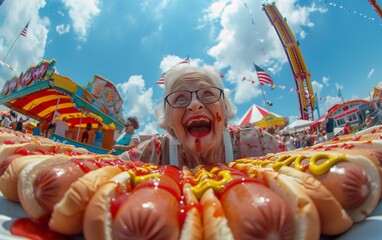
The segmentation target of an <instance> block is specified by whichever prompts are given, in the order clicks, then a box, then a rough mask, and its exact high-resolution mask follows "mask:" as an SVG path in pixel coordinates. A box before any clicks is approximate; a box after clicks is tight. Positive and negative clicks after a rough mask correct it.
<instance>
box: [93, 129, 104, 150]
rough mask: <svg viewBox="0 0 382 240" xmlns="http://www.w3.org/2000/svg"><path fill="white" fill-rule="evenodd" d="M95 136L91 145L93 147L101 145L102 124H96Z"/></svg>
mask: <svg viewBox="0 0 382 240" xmlns="http://www.w3.org/2000/svg"><path fill="white" fill-rule="evenodd" d="M94 134H95V138H94V142H93V145H94V146H95V147H102V141H103V135H104V134H103V132H102V125H101V124H98V127H97V130H96V131H95V133H94Z"/></svg>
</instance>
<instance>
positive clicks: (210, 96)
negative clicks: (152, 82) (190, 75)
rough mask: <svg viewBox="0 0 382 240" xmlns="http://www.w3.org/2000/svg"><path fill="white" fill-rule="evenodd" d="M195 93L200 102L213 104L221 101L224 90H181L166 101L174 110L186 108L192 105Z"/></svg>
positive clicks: (167, 97)
mask: <svg viewBox="0 0 382 240" xmlns="http://www.w3.org/2000/svg"><path fill="white" fill-rule="evenodd" d="M193 93H195V94H196V97H197V98H198V99H199V101H200V102H202V103H205V104H211V103H214V102H217V101H219V99H220V97H221V95H222V93H223V90H222V89H220V88H217V87H206V88H200V89H199V90H196V91H187V90H179V91H175V92H172V93H170V94H169V95H167V96H166V97H165V98H164V100H165V101H166V102H167V103H168V105H170V107H172V108H185V107H187V106H188V105H190V103H191V100H192V94H193Z"/></svg>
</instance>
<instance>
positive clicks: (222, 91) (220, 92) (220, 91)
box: [164, 86, 224, 109]
mask: <svg viewBox="0 0 382 240" xmlns="http://www.w3.org/2000/svg"><path fill="white" fill-rule="evenodd" d="M206 88H215V89H217V90H219V97H218V98H217V99H216V101H213V102H208V103H205V102H203V100H201V99H200V98H199V96H198V92H199V91H200V90H202V89H206ZM176 92H189V93H190V94H191V98H190V101H189V102H188V104H187V105H185V106H182V107H174V106H172V105H171V104H170V102H169V101H168V97H169V96H170V95H172V94H174V93H176ZM193 93H195V95H196V98H197V99H198V100H199V101H200V102H201V103H203V104H212V103H216V102H217V101H219V100H220V98H221V97H222V95H223V98H224V90H223V89H220V88H218V87H213V86H211V87H203V88H199V89H198V90H196V91H188V90H178V91H174V92H172V93H169V94H168V95H167V96H166V97H165V98H164V101H165V102H167V104H168V105H169V106H170V107H172V108H175V109H182V108H186V107H188V106H189V105H190V103H191V101H192V94H193Z"/></svg>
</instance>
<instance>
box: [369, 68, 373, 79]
mask: <svg viewBox="0 0 382 240" xmlns="http://www.w3.org/2000/svg"><path fill="white" fill-rule="evenodd" d="M373 74H374V68H372V69H370V72H369V73H368V74H367V79H369V78H370V77H371V76H373Z"/></svg>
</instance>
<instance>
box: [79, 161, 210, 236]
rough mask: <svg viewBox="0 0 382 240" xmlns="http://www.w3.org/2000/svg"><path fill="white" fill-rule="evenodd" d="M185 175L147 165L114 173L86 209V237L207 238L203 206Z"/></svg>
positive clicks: (177, 170)
mask: <svg viewBox="0 0 382 240" xmlns="http://www.w3.org/2000/svg"><path fill="white" fill-rule="evenodd" d="M181 175H182V173H181V172H180V170H179V169H177V168H174V167H156V166H152V165H147V164H146V165H144V166H141V167H138V168H135V169H134V168H131V169H130V170H128V171H124V172H122V173H120V174H118V175H116V176H115V177H114V178H112V179H111V180H110V181H108V182H107V183H106V184H104V185H103V186H101V187H100V188H99V189H98V190H97V191H96V193H95V194H94V196H93V197H92V199H91V200H90V202H89V204H88V206H87V208H86V211H85V216H84V236H85V238H86V239H112V238H113V239H129V238H133V237H134V236H140V237H142V238H146V239H149V238H153V237H154V236H155V238H156V239H184V240H185V239H203V237H202V229H203V225H202V222H201V216H200V215H201V214H200V212H201V207H200V205H199V203H198V199H197V198H196V197H195V195H194V194H193V192H192V191H191V185H190V184H189V183H185V184H184V185H183V184H182V182H183V180H181ZM182 185H183V187H182ZM146 226H147V227H146Z"/></svg>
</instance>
